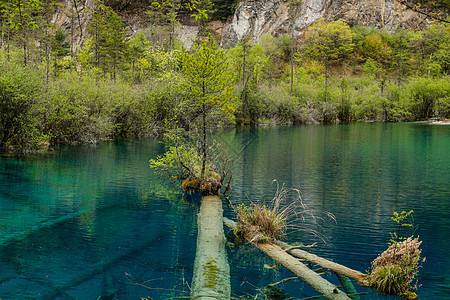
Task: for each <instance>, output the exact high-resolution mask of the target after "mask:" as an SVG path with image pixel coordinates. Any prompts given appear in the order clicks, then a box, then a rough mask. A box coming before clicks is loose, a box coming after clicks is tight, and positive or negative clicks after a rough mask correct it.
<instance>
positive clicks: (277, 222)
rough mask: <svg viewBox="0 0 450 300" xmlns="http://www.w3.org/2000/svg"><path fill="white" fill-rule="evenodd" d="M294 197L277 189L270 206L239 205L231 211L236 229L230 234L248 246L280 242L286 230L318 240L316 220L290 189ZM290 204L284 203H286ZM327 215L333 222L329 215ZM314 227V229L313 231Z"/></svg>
mask: <svg viewBox="0 0 450 300" xmlns="http://www.w3.org/2000/svg"><path fill="white" fill-rule="evenodd" d="M274 182H276V181H274ZM293 192H294V193H295V194H294V195H291V194H289V190H287V189H285V188H284V186H281V187H280V186H279V185H278V182H277V191H276V193H275V196H274V197H273V199H272V200H271V202H270V204H263V203H251V204H250V205H249V206H247V205H244V204H240V205H237V206H235V207H234V210H235V212H236V215H237V227H236V229H235V230H234V233H235V234H236V235H237V236H239V237H244V238H246V239H247V240H248V241H250V242H251V243H260V242H273V241H274V240H281V239H283V237H284V236H285V235H286V232H287V230H288V229H292V230H300V231H305V232H308V233H312V234H314V235H316V236H318V237H320V238H322V239H324V237H323V236H322V235H321V233H320V225H319V224H318V221H319V220H323V218H317V217H316V216H315V215H314V213H313V211H312V210H310V209H309V207H308V206H307V205H305V204H304V203H303V200H302V198H301V195H300V191H299V190H297V189H294V190H293ZM288 198H289V199H292V198H294V200H293V201H289V203H287V201H285V200H286V199H288ZM327 215H328V216H329V217H330V218H332V219H333V220H335V219H334V216H333V215H332V214H330V213H327ZM315 227H318V230H317V229H314V228H315Z"/></svg>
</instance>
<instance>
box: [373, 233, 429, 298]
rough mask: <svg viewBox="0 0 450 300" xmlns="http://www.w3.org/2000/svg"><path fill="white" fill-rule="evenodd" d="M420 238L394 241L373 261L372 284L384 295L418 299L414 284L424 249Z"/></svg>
mask: <svg viewBox="0 0 450 300" xmlns="http://www.w3.org/2000/svg"><path fill="white" fill-rule="evenodd" d="M421 244H422V242H421V241H419V238H414V237H409V238H407V239H405V240H403V241H401V242H397V243H393V244H392V245H391V246H389V248H388V249H387V250H386V251H384V252H383V253H381V254H380V255H379V256H378V257H377V258H376V259H375V260H374V261H373V262H372V272H371V274H370V277H369V282H370V285H371V286H372V287H374V288H376V289H377V291H378V292H379V293H381V294H383V295H393V296H397V297H400V298H402V299H407V300H410V299H411V300H412V299H418V296H417V294H416V293H415V292H414V290H416V289H417V284H413V282H414V279H415V277H416V275H417V273H418V269H419V267H420V264H421V262H423V261H424V259H421V257H420V254H421V253H422V250H421V249H420V245H421Z"/></svg>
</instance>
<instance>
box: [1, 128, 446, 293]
mask: <svg viewBox="0 0 450 300" xmlns="http://www.w3.org/2000/svg"><path fill="white" fill-rule="evenodd" d="M216 138H217V139H218V140H221V141H222V142H224V143H226V144H228V147H229V149H230V150H229V153H232V154H233V153H234V154H236V155H238V156H239V158H240V159H239V160H237V161H236V163H235V164H234V165H233V189H232V190H231V191H230V193H229V195H228V197H229V200H230V201H232V202H233V203H249V202H250V201H257V200H260V201H264V200H270V199H271V198H272V196H273V194H274V192H275V190H276V184H275V183H272V181H273V180H274V179H276V180H277V181H278V183H279V184H280V185H281V184H284V185H285V187H287V188H297V189H299V190H301V195H302V199H303V202H304V203H305V204H307V205H308V207H309V208H310V209H311V210H313V211H314V213H315V215H316V216H318V217H320V216H324V219H323V221H322V220H319V221H318V223H320V225H321V228H319V227H318V226H317V224H315V223H314V222H312V221H311V220H309V219H308V220H306V224H305V225H307V226H308V227H311V228H315V229H317V230H318V231H320V232H321V234H322V235H323V236H325V237H326V241H322V240H321V239H318V238H317V236H315V235H313V234H310V233H308V232H305V231H299V230H293V231H290V232H289V233H288V239H289V241H302V242H304V243H312V242H315V241H317V242H319V244H318V245H317V246H316V247H315V248H313V249H312V250H311V251H312V252H314V253H316V254H319V255H321V256H324V257H326V258H329V259H332V260H334V261H336V262H339V263H342V264H345V265H347V266H349V267H352V268H355V269H358V270H361V271H365V270H367V269H368V268H369V267H370V262H371V261H372V260H373V259H374V258H375V257H376V256H377V255H378V254H379V253H381V252H382V251H384V250H385V248H386V243H387V241H388V240H389V238H390V232H392V231H394V230H395V228H394V224H393V222H392V221H391V220H390V217H391V216H392V213H393V212H394V211H402V210H410V209H414V211H415V213H414V225H415V228H416V229H415V234H416V235H419V236H420V238H421V240H423V244H422V248H423V256H425V257H426V258H427V260H426V262H425V263H424V264H423V267H422V268H421V270H420V278H419V284H421V287H420V288H419V290H418V294H419V295H420V296H421V298H422V299H445V298H447V297H448V294H449V293H450V270H449V269H448V265H449V264H450V259H449V257H448V253H450V240H449V236H450V235H449V232H450V221H449V220H450V212H449V209H450V207H449V206H450V172H449V169H450V168H449V166H450V155H449V149H450V127H447V126H430V125H426V124H353V125H339V126H302V127H276V128H257V129H250V128H238V129H234V130H228V131H224V132H222V133H220V134H217V136H216ZM242 147H244V148H243V150H242V151H241V148H242ZM163 150H164V146H163V145H162V144H160V143H157V142H156V141H135V140H120V141H114V142H109V143H103V144H101V145H97V146H80V147H67V148H63V149H58V150H55V151H54V152H51V153H48V154H43V155H42V154H40V155H33V156H28V157H25V158H24V157H10V156H4V157H0V209H1V212H2V213H1V214H0V298H1V299H3V300H5V299H73V298H76V299H98V298H99V296H102V297H103V299H140V298H141V297H152V298H153V299H167V298H170V297H183V296H187V295H188V291H189V286H190V281H191V279H192V265H193V261H194V255H195V243H196V213H197V211H198V199H197V198H194V199H192V198H190V197H183V195H182V193H181V191H180V188H179V186H178V185H176V184H173V183H171V182H167V181H165V180H162V179H160V178H158V177H157V176H156V175H155V174H154V173H153V171H152V170H150V169H149V168H148V160H149V159H150V158H154V157H156V155H158V154H161V153H162V152H163ZM287 201H294V199H290V198H289V199H287ZM224 205H225V214H226V215H227V216H228V217H230V218H233V213H232V210H231V208H230V206H229V204H228V200H224ZM326 212H330V213H332V214H334V216H335V218H336V223H335V222H334V221H332V220H331V219H329V218H327V217H325V213H326ZM313 223H314V224H313ZM228 254H229V262H230V265H231V276H232V291H233V295H234V296H235V297H246V296H247V297H250V296H251V295H254V294H256V293H257V291H258V289H261V288H262V287H264V286H265V285H267V284H269V283H273V282H275V281H279V280H281V279H283V278H285V277H290V275H289V274H288V272H286V271H284V270H283V269H282V268H279V269H276V270H267V269H264V268H263V265H264V264H272V262H271V261H270V259H268V258H266V257H265V256H264V255H263V254H261V253H259V252H258V250H256V249H255V248H254V247H253V246H251V245H244V246H241V247H239V248H229V249H228ZM326 278H327V279H329V280H331V281H333V282H334V283H337V281H336V279H335V278H334V276H332V275H326ZM282 287H283V288H284V289H285V291H286V292H288V293H289V294H290V295H291V296H292V297H294V298H296V299H301V298H306V297H309V296H315V295H317V293H316V292H315V291H313V290H311V289H310V288H308V287H307V286H306V285H305V284H303V283H302V282H301V281H298V280H296V281H290V282H288V283H286V284H284V285H283V286H282ZM357 290H358V291H359V292H369V293H368V294H367V295H365V296H362V297H361V299H385V297H381V296H378V295H376V294H374V293H372V292H370V291H368V290H367V289H364V288H360V287H357Z"/></svg>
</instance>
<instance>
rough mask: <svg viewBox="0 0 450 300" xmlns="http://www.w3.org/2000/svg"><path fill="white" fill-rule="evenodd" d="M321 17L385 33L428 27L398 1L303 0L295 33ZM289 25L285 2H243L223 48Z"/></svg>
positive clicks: (224, 37) (225, 31)
mask: <svg viewBox="0 0 450 300" xmlns="http://www.w3.org/2000/svg"><path fill="white" fill-rule="evenodd" d="M320 18H325V19H327V20H329V21H336V20H340V21H344V22H346V23H348V24H350V25H363V26H371V27H375V28H380V29H386V30H388V31H392V30H395V29H396V28H398V27H403V28H408V29H416V28H420V27H423V26H424V25H425V24H427V20H426V19H425V17H424V16H422V15H420V14H419V13H417V12H415V11H413V10H411V9H408V8H407V7H406V6H405V5H403V4H401V3H400V2H399V1H397V0H304V1H303V5H302V9H301V12H300V13H299V14H298V15H297V16H294V19H295V27H296V29H297V31H296V34H297V35H299V34H301V33H302V32H304V31H305V29H307V28H308V27H309V26H310V25H312V24H314V23H315V22H317V21H318V20H319V19H320ZM288 23H289V14H288V2H287V1H286V0H242V1H240V2H239V3H238V5H237V6H236V11H235V14H234V16H233V17H232V19H231V21H229V22H228V23H227V24H226V25H225V27H224V29H223V34H222V45H223V46H234V45H235V44H236V43H237V42H238V41H239V40H240V39H241V38H242V37H243V36H244V35H247V36H248V37H249V38H250V39H251V40H254V41H258V40H259V39H260V37H261V36H262V35H263V34H265V33H270V34H272V35H279V34H283V33H286V32H287V30H288Z"/></svg>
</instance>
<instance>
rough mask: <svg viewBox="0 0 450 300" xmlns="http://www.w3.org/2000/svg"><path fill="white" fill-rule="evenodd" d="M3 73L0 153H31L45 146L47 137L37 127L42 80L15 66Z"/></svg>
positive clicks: (0, 88) (2, 71)
mask: <svg viewBox="0 0 450 300" xmlns="http://www.w3.org/2000/svg"><path fill="white" fill-rule="evenodd" d="M0 72H1V74H0V116H1V118H0V150H1V151H5V150H7V151H28V150H33V149H36V148H38V147H39V146H42V145H44V144H45V142H46V141H45V140H46V137H45V136H44V135H42V134H40V133H39V131H38V129H37V126H36V124H37V119H38V115H37V110H36V107H37V106H38V105H39V104H40V91H41V89H40V86H41V85H42V82H41V80H40V79H39V77H38V76H37V75H36V74H34V73H33V72H32V71H31V70H30V69H28V68H23V67H19V66H16V65H14V64H7V65H6V66H5V67H4V68H0Z"/></svg>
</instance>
